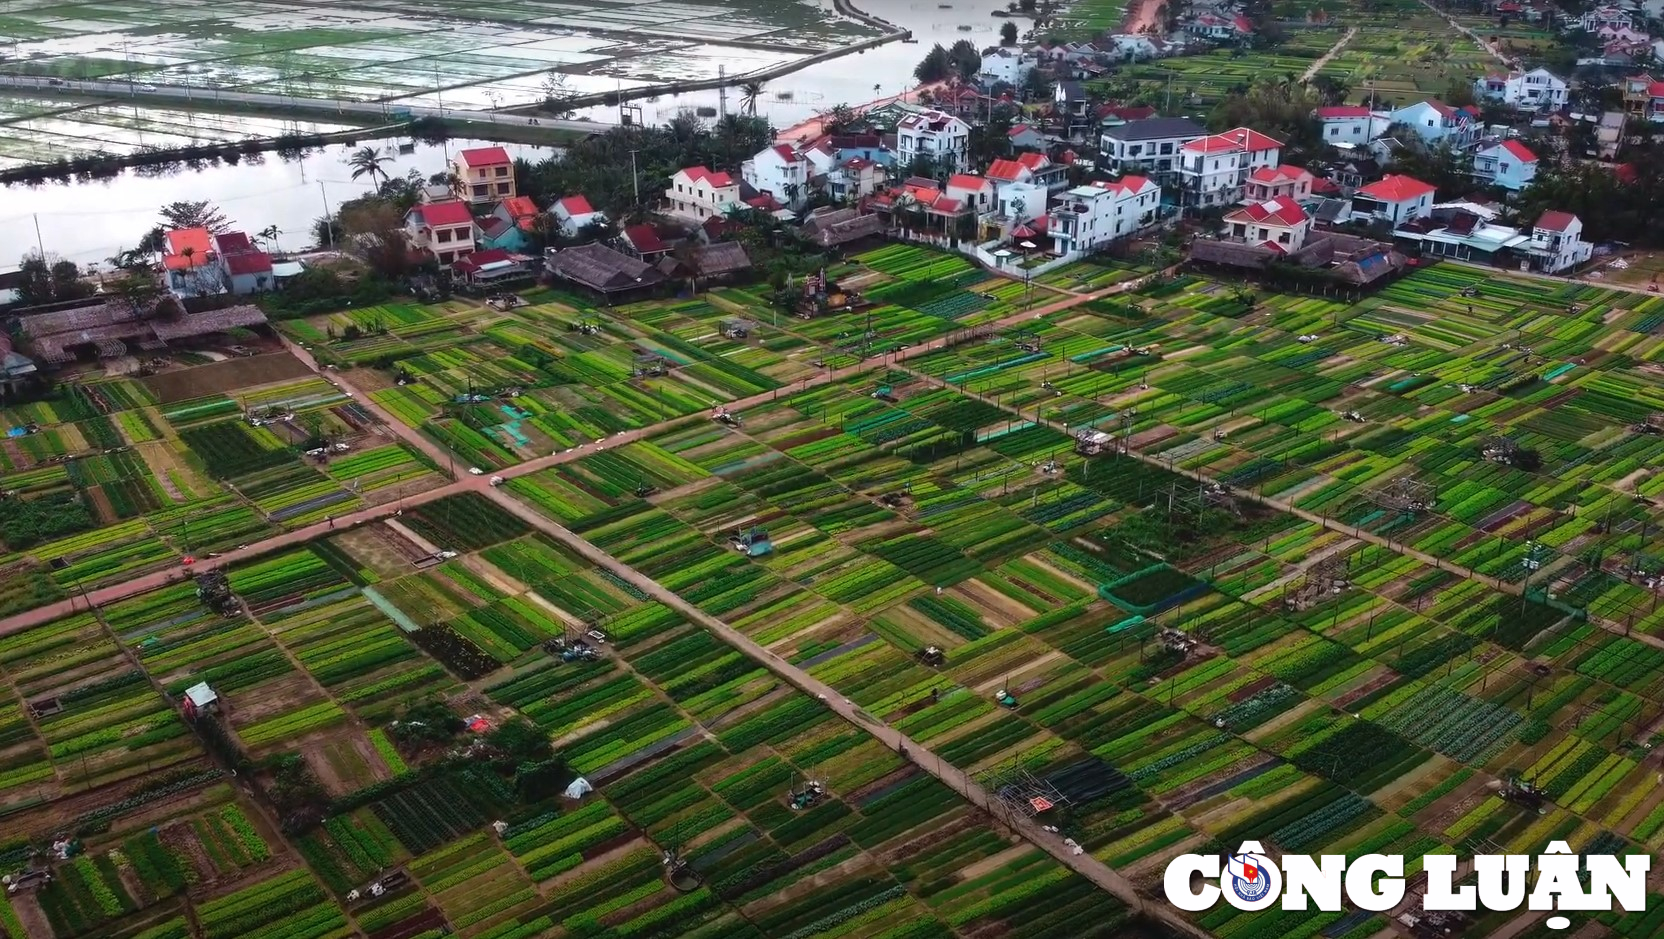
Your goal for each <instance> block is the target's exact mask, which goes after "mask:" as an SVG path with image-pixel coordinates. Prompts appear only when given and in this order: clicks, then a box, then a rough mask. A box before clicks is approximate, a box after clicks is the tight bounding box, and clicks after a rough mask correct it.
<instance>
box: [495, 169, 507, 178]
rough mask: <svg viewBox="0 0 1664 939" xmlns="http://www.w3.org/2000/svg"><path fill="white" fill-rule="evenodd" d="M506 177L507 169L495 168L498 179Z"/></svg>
mask: <svg viewBox="0 0 1664 939" xmlns="http://www.w3.org/2000/svg"><path fill="white" fill-rule="evenodd" d="M507 175H508V167H506V166H499V167H497V176H498V177H499V178H501V177H503V176H507Z"/></svg>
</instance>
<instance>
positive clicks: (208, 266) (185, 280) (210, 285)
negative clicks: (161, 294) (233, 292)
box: [162, 228, 225, 299]
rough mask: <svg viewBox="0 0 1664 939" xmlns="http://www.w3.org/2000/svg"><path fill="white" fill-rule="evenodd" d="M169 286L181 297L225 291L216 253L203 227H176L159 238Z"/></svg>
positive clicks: (212, 242)
mask: <svg viewBox="0 0 1664 939" xmlns="http://www.w3.org/2000/svg"><path fill="white" fill-rule="evenodd" d="M162 270H163V271H164V272H165V274H166V277H167V284H168V289H169V290H171V291H173V293H174V294H176V295H178V296H179V297H180V298H181V299H184V298H188V297H207V296H215V295H218V294H222V293H225V284H224V283H223V282H222V279H221V273H222V268H221V267H220V258H219V253H218V252H216V251H215V250H214V240H213V236H212V235H210V234H209V233H208V229H206V228H176V229H174V230H173V231H170V232H168V233H167V235H165V236H164V237H163V240H162Z"/></svg>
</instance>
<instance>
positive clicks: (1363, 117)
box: [1316, 104, 1389, 144]
mask: <svg viewBox="0 0 1664 939" xmlns="http://www.w3.org/2000/svg"><path fill="white" fill-rule="evenodd" d="M1316 114H1317V123H1318V124H1319V125H1320V126H1321V127H1322V129H1323V130H1322V132H1323V142H1324V143H1326V144H1337V143H1349V144H1365V143H1369V142H1370V141H1371V140H1374V139H1375V138H1377V137H1379V136H1381V135H1382V134H1384V133H1386V132H1387V124H1388V123H1389V121H1388V119H1387V116H1386V115H1385V114H1376V113H1375V112H1373V111H1371V110H1370V109H1369V108H1366V107H1364V106H1363V105H1361V104H1337V105H1332V106H1330V107H1323V108H1318V109H1317V111H1316Z"/></svg>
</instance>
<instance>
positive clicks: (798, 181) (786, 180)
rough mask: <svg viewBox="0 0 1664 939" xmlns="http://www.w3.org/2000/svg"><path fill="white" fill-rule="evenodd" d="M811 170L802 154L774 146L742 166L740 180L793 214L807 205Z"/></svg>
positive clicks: (782, 146) (762, 151)
mask: <svg viewBox="0 0 1664 939" xmlns="http://www.w3.org/2000/svg"><path fill="white" fill-rule="evenodd" d="M813 169H814V167H813V166H812V165H811V164H810V163H809V160H808V158H807V157H805V156H803V154H801V153H798V152H797V151H796V150H793V149H792V148H791V147H789V146H787V145H786V144H783V143H777V144H775V145H774V146H772V147H764V148H763V149H762V150H759V151H757V155H756V156H753V157H752V158H751V159H749V160H746V161H745V162H744V163H741V164H740V178H741V179H743V180H745V183H746V185H748V186H750V187H751V188H753V189H755V190H757V191H758V192H766V193H768V194H769V195H771V196H773V197H774V199H775V201H777V202H779V203H780V204H781V205H783V206H785V207H786V208H789V209H792V210H793V211H796V210H797V209H799V208H801V207H802V205H803V203H805V202H807V201H809V176H810V175H811V173H812V171H813Z"/></svg>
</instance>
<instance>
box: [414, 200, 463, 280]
mask: <svg viewBox="0 0 1664 939" xmlns="http://www.w3.org/2000/svg"><path fill="white" fill-rule="evenodd" d="M404 229H405V234H406V235H407V236H408V237H409V238H410V244H411V247H413V248H416V249H418V250H421V251H429V252H432V254H433V256H434V257H435V258H436V259H438V261H439V263H440V264H441V265H449V264H450V263H451V262H452V261H455V260H458V259H459V258H465V257H467V256H468V255H470V254H473V253H474V249H475V244H474V213H473V212H471V211H469V209H468V203H466V202H430V203H427V204H425V205H417V206H413V207H411V209H410V211H409V212H406V213H405V216H404Z"/></svg>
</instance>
